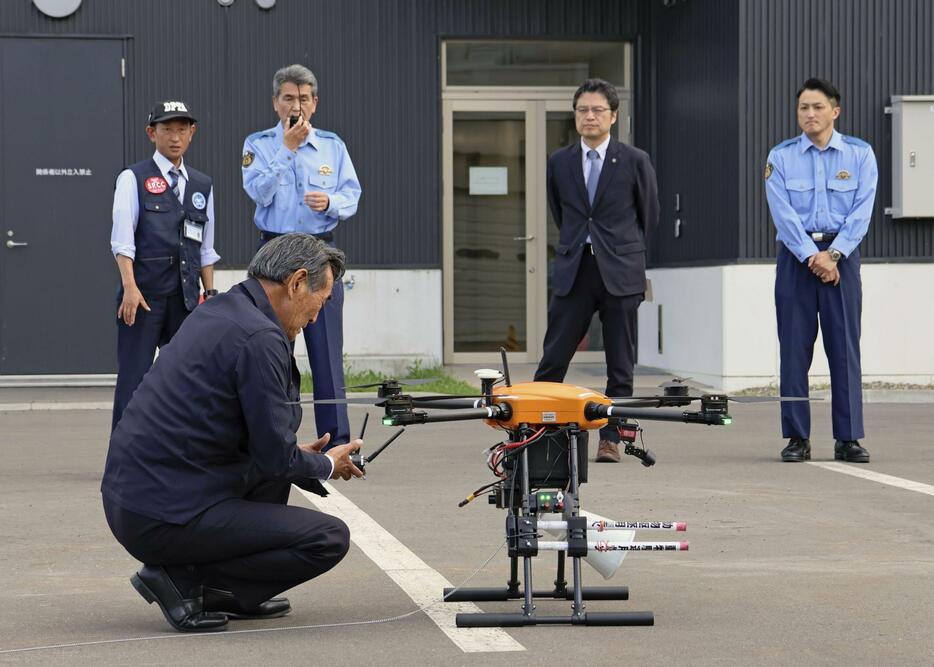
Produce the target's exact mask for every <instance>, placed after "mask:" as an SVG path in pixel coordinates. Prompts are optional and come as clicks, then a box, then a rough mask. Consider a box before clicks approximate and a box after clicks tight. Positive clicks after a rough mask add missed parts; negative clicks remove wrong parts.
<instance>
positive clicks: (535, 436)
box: [503, 426, 545, 449]
mask: <svg viewBox="0 0 934 667" xmlns="http://www.w3.org/2000/svg"><path fill="white" fill-rule="evenodd" d="M544 432H545V427H544V426H542V427H541V428H540V429H538V431H536V432H535V433H534V434H533V435H531V436H529V437H528V438H526V439H525V440H522V441H520V442H504V443H503V449H515V448H516V447H521V446H522V445H527V444H529V443H530V442H532V441H533V440H536V439H538V437H539V436H540V435H541V434H542V433H544Z"/></svg>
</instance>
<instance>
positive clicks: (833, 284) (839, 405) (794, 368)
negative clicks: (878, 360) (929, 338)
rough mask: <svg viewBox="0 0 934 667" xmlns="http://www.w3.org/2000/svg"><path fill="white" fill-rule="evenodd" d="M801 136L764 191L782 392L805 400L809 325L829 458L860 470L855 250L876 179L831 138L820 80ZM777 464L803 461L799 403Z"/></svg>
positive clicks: (781, 156)
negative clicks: (819, 370)
mask: <svg viewBox="0 0 934 667" xmlns="http://www.w3.org/2000/svg"><path fill="white" fill-rule="evenodd" d="M797 106H798V125H799V126H800V127H801V129H802V130H803V132H802V134H801V135H799V136H797V137H795V138H794V139H789V140H788V141H785V142H782V143H781V144H779V145H778V146H776V147H775V148H773V149H772V152H771V153H769V159H768V163H767V164H766V167H765V192H766V195H767V197H768V201H769V210H770V211H771V212H772V218H773V220H774V221H775V227H776V229H777V230H778V240H779V241H780V243H779V245H778V265H777V270H776V275H775V307H776V311H777V315H778V340H779V346H780V348H781V393H782V395H783V396H807V395H808V369H809V368H810V367H811V358H812V356H813V353H814V341H815V339H816V338H817V320H818V316H820V328H821V332H822V333H823V337H824V351H825V352H826V354H827V361H828V362H829V365H830V383H831V399H832V404H831V415H832V421H833V437H834V438H835V440H836V445H835V447H834V458H836V459H837V460H843V461H850V462H854V463H868V462H869V452H867V451H866V450H865V449H864V448H863V447H861V446H860V444H859V442H858V441H859V439H860V438H862V437H863V404H862V400H863V399H862V373H861V368H860V353H859V335H860V315H861V310H862V283H861V281H860V275H859V263H860V262H859V244H860V241H862V239H863V236H865V235H866V231H867V229H868V228H869V221H870V219H871V218H872V207H873V201H874V200H875V195H876V182H877V181H878V177H879V172H878V169H877V168H876V158H875V155H873V152H872V147H871V146H870V145H869V144H867V143H866V142H865V141H861V140H860V139H856V138H855V137H848V136H845V135H842V134H840V133H839V132H837V131H836V130H835V129H834V127H833V125H834V121H835V120H836V119H837V118H838V117H839V116H840V93H839V92H838V91H837V89H836V88H834V86H833V85H832V84H831V83H829V82H827V81H824V80H822V79H808V80H807V81H805V83H804V86H802V88H801V90H799V91H798V105H797ZM781 410H782V437H784V438H789V442H788V446H787V447H785V449H784V450H782V461H787V462H795V461H806V460H808V459H810V458H811V442H810V440H809V437H810V432H811V412H810V406H809V405H808V403H807V402H806V401H800V402H784V403H782V408H781Z"/></svg>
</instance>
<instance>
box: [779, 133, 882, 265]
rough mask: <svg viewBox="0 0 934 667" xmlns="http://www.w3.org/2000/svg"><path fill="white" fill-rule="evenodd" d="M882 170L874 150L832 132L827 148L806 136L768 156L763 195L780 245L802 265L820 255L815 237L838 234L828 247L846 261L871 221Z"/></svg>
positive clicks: (854, 139)
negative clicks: (812, 236) (764, 194)
mask: <svg viewBox="0 0 934 667" xmlns="http://www.w3.org/2000/svg"><path fill="white" fill-rule="evenodd" d="M878 180H879V169H878V167H877V166H876V156H875V155H874V154H873V152H872V147H871V146H870V145H869V144H867V143H866V142H865V141H862V140H861V139H857V138H855V137H848V136H846V135H843V134H840V133H839V132H837V131H836V130H834V131H833V135H831V138H830V141H829V142H827V145H826V146H824V148H822V149H821V148H818V147H817V146H815V145H814V143H813V142H812V141H811V140H810V139H809V138H808V136H807V135H806V134H804V133H802V134H801V135H800V136H797V137H795V138H794V139H789V140H788V141H784V142H782V143H780V144H779V145H778V146H776V147H775V148H773V149H772V150H771V152H770V153H769V159H768V164H766V167H765V191H766V197H767V198H768V202H769V210H770V211H771V212H772V219H773V220H774V221H775V228H776V230H777V231H778V240H779V241H781V242H782V243H783V244H784V245H785V247H786V248H788V250H790V251H791V252H792V253H793V254H794V255H795V257H797V258H798V261H800V262H804V261H807V259H808V257H810V256H811V255H814V254H815V253H817V252H818V249H817V245H816V244H815V243H814V241H813V240H812V238H811V236H810V235H811V233H813V232H828V233H835V234H837V237H836V238H835V239H834V240H833V242H832V243H831V244H830V247H831V248H835V249H837V250H839V251H840V252H841V253H843V256H844V257H848V256H849V255H850V253H851V252H853V250H855V249H856V248H857V247H858V246H859V244H860V241H862V240H863V236H865V235H866V231H867V230H868V229H869V221H870V219H871V218H872V208H873V202H874V200H875V196H876V184H877V182H878Z"/></svg>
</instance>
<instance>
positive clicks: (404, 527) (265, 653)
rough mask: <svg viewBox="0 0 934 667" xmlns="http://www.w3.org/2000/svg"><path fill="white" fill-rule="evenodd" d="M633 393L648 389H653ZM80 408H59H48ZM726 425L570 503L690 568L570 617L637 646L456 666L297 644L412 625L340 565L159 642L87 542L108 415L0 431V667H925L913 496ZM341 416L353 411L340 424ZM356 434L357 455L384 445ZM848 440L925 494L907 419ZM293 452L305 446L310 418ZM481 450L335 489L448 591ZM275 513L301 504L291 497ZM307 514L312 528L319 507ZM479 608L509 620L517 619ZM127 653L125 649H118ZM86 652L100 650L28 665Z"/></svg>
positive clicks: (919, 514)
mask: <svg viewBox="0 0 934 667" xmlns="http://www.w3.org/2000/svg"><path fill="white" fill-rule="evenodd" d="M646 377H647V378H648V379H645V378H646ZM640 382H642V384H644V385H646V386H651V384H652V383H653V382H654V378H651V377H649V376H644V377H643V379H642V380H640ZM589 384H594V385H596V384H598V383H597V382H591V383H589ZM7 391H12V390H7ZM83 398H87V396H84V397H83V396H82V394H81V392H80V391H79V392H77V393H76V394H74V395H73V398H72V399H70V400H77V401H79V402H80V401H81V400H82V399H83ZM91 398H92V399H93V400H105V399H101V398H99V397H97V396H96V395H94V396H92V397H91ZM0 400H5V401H8V402H16V401H11V399H10V397H9V396H3V397H0ZM813 411H814V423H815V432H814V434H813V437H812V442H813V443H814V457H815V460H816V461H830V460H832V458H833V452H832V440H831V436H830V432H829V422H830V416H829V405H828V404H826V403H817V404H815V405H814V406H813ZM731 412H732V414H733V416H734V424H733V425H732V426H728V427H704V426H689V425H682V424H671V423H660V422H655V423H653V422H644V423H643V426H644V427H645V438H646V444H647V445H648V447H650V448H651V449H653V450H654V451H655V453H656V455H657V457H658V465H656V466H655V467H654V468H650V469H646V468H644V467H642V466H641V465H640V464H639V462H638V461H636V460H635V459H632V458H629V457H624V461H623V462H622V463H620V464H618V465H591V468H590V482H589V483H588V484H586V485H584V487H583V499H584V506H585V509H588V508H589V509H590V510H591V511H594V512H596V513H599V514H602V515H603V516H606V517H610V518H614V519H620V520H678V521H686V522H687V524H688V532H687V533H686V534H682V535H683V536H684V538H685V539H688V540H690V543H691V548H690V551H688V552H680V553H660V554H657V553H635V554H630V555H629V556H628V557H627V558H626V560H625V562H624V563H623V566H622V568H621V569H620V570H619V572H618V573H617V574H616V576H615V577H614V578H613V580H612V581H611V582H609V583H611V584H613V585H628V586H629V587H630V591H631V594H630V600H629V601H625V602H591V603H589V604H588V609H589V610H605V611H609V610H651V611H654V613H655V626H654V627H635V628H589V627H588V628H578V627H563V626H551V627H547V626H539V627H530V628H520V629H511V630H509V631H508V633H509V635H510V636H511V637H513V638H514V639H515V640H516V641H518V642H519V643H520V644H521V645H522V646H523V647H524V649H525V650H524V651H522V652H519V653H464V652H462V651H461V650H460V649H459V648H458V647H457V646H456V645H455V644H454V643H453V642H452V641H451V640H450V639H448V637H447V636H446V635H445V634H444V633H443V632H442V631H441V630H440V629H439V628H438V627H437V626H436V625H435V623H434V622H433V621H432V620H431V619H429V618H428V617H427V616H426V615H424V614H421V613H419V614H416V615H414V616H410V617H408V618H404V619H402V620H398V621H393V622H387V623H380V624H372V625H365V626H351V627H331V628H307V627H306V628H301V627H300V626H313V625H319V624H326V623H345V622H354V621H362V620H373V619H384V618H389V617H393V616H396V615H400V614H404V613H406V612H408V611H411V610H412V609H414V608H415V607H416V606H417V605H416V604H415V603H413V602H412V600H411V599H410V598H409V597H407V596H406V594H405V593H404V592H403V591H402V590H401V589H400V588H399V587H398V586H397V585H396V584H395V583H394V582H393V580H392V579H390V577H389V576H387V574H386V573H385V572H384V571H382V570H380V569H379V568H377V567H376V566H375V565H374V564H373V562H372V561H371V560H370V559H369V558H368V557H367V556H366V555H365V554H364V553H363V552H362V551H361V550H360V549H359V548H357V547H352V548H351V551H350V553H349V555H348V557H347V558H346V559H345V561H344V562H343V563H341V564H340V565H339V566H338V567H337V568H336V569H335V570H333V571H331V572H329V573H328V574H326V575H324V576H323V577H321V578H320V579H319V580H316V581H313V582H310V583H308V584H305V585H304V586H301V587H299V588H297V589H294V590H293V591H291V592H290V593H289V597H290V599H291V601H292V606H293V612H292V613H291V614H290V615H289V616H286V617H284V618H281V619H276V620H273V621H266V622H259V621H241V622H237V623H236V624H232V626H233V627H232V629H236V630H240V629H244V630H245V629H250V630H260V631H261V632H255V633H246V634H233V633H229V632H228V633H220V634H217V635H211V636H204V635H195V636H192V635H180V634H177V633H174V632H172V631H171V630H170V629H169V627H168V626H167V625H166V623H165V622H164V620H163V619H162V617H161V615H160V614H159V612H158V610H157V609H156V608H155V607H154V606H149V605H146V604H145V603H144V602H143V600H142V599H141V598H140V597H139V596H138V595H137V594H136V592H135V591H134V590H133V589H132V588H131V587H130V585H129V581H128V578H129V576H130V575H131V574H132V573H133V572H134V571H135V569H136V568H137V567H138V564H137V563H136V562H135V561H133V559H131V558H130V557H129V556H128V555H127V554H126V553H125V552H124V551H123V549H122V548H121V547H120V546H119V545H118V544H117V543H116V541H115V540H114V539H113V537H112V536H111V535H110V533H109V531H108V529H107V526H106V523H105V522H104V518H103V514H102V511H101V508H100V494H99V491H98V488H99V483H100V474H101V469H102V466H103V461H104V456H105V453H106V446H107V436H108V429H109V423H110V414H109V412H108V411H107V410H69V411H48V410H44V411H6V412H0V457H2V458H0V462H2V463H0V517H2V518H0V564H2V565H0V610H2V611H0V663H2V664H21V663H25V664H82V665H84V664H88V665H90V664H93V665H110V664H114V665H117V664H119V665H124V664H131V663H132V664H180V663H189V664H193V663H199V664H256V663H259V662H264V663H266V664H291V663H299V662H303V663H309V662H314V663H315V664H326V665H357V664H361V663H370V664H374V665H412V664H416V665H422V664H442V663H443V664H457V665H500V664H502V665H506V664H510V665H512V664H542V663H545V662H549V661H550V662H560V663H564V664H568V663H570V664H578V663H579V664H586V665H603V664H616V663H626V662H639V663H646V662H648V661H653V662H654V661H664V662H674V661H678V662H680V663H687V664H698V665H734V664H735V665H748V664H756V665H786V664H789V663H797V664H806V665H812V664H814V665H841V664H853V665H892V664H901V665H926V664H931V663H932V662H934V639H932V636H931V632H930V630H931V627H932V619H934V519H932V516H934V496H932V495H927V494H925V493H921V492H918V491H912V490H908V489H904V488H897V487H894V486H890V485H886V484H882V483H879V482H877V481H872V480H867V479H859V478H855V477H852V476H849V475H844V474H840V473H838V472H835V471H832V470H827V469H823V468H820V467H818V466H815V465H809V464H782V463H779V462H778V452H779V450H780V449H781V447H782V444H783V443H782V442H781V441H780V440H779V438H778V437H777V432H778V429H777V424H778V416H777V415H778V408H777V407H776V406H775V405H774V404H764V405H736V406H735V407H734V408H732V409H731ZM362 416H363V409H362V408H354V409H353V411H352V413H351V419H352V422H353V423H354V424H359V420H360V419H361V418H362ZM376 416H377V413H376V411H374V412H373V414H372V417H376ZM370 422H371V423H370V428H369V429H368V433H369V435H370V438H371V442H372V444H373V445H374V446H375V444H376V443H377V441H378V440H380V439H381V437H384V436H385V434H388V433H390V432H391V431H390V430H389V429H383V428H382V427H379V428H377V427H376V425H377V424H379V421H378V420H374V419H372V418H371V420H370ZM866 422H867V429H868V431H869V433H870V435H869V437H867V438H866V440H865V441H864V444H865V445H866V446H867V447H868V448H869V450H870V451H871V452H872V456H873V462H872V463H871V464H869V465H868V466H858V467H859V469H860V470H869V471H874V472H878V473H884V474H887V475H891V476H895V477H898V478H903V479H905V480H912V481H914V482H919V483H922V484H926V485H934V448H932V446H931V441H932V434H934V414H932V411H931V410H930V408H929V406H927V405H918V404H892V403H887V404H870V405H867V406H866ZM301 435H302V437H303V439H308V440H310V439H312V437H313V428H312V423H311V417H310V416H309V418H308V420H307V423H306V424H305V426H304V427H303V430H302V434H301ZM497 441H498V435H497V433H496V432H494V431H493V430H491V429H489V428H488V427H486V426H484V425H482V424H481V423H468V422H463V423H454V424H449V425H425V426H421V427H412V428H410V429H409V430H408V431H407V433H406V434H405V435H404V436H403V437H402V438H401V439H399V440H398V441H396V443H394V444H393V445H392V446H391V447H390V448H389V449H388V450H387V451H386V452H385V453H384V454H383V455H382V456H381V457H380V458H379V459H378V460H377V461H376V462H374V463H373V464H372V466H371V467H370V469H369V474H368V478H367V479H366V480H354V481H352V482H337V483H335V488H337V489H338V490H339V491H340V492H341V493H342V494H344V495H345V496H346V497H347V498H348V499H350V500H351V501H352V502H353V503H355V504H356V505H357V506H358V507H359V508H360V509H362V510H363V511H364V512H366V513H367V514H368V515H369V516H370V517H372V519H374V520H375V521H376V522H378V523H379V524H380V525H381V526H382V527H383V528H385V529H386V530H388V531H389V532H390V533H392V535H394V536H395V538H397V539H398V540H400V541H401V542H402V543H403V544H404V545H406V546H407V547H408V548H409V549H410V550H411V551H412V552H414V553H415V554H416V555H417V556H419V557H420V558H421V559H422V560H424V561H425V562H426V563H427V564H428V565H429V566H430V567H432V568H434V569H435V570H437V571H438V572H440V573H441V574H442V575H443V576H444V577H446V578H447V579H448V580H449V581H451V582H454V583H455V584H456V583H460V582H461V581H463V580H464V579H465V578H466V577H468V576H469V575H471V574H472V573H474V571H475V570H476V569H477V568H478V567H479V566H480V565H481V564H482V563H483V562H484V561H485V560H486V559H487V558H488V557H489V556H490V554H491V553H493V552H494V551H495V550H496V549H497V547H498V546H499V545H500V544H501V543H502V540H503V536H502V525H503V514H502V512H500V511H498V510H496V509H495V508H493V507H492V506H489V505H487V504H486V502H485V499H484V498H481V499H479V500H477V501H475V502H474V503H472V504H471V505H468V506H467V507H465V508H463V509H458V508H457V503H458V501H459V500H460V499H461V498H463V497H464V496H465V495H466V494H467V493H469V492H470V491H472V490H473V489H474V488H476V487H478V486H480V485H481V484H483V483H485V482H487V481H489V478H488V472H487V471H486V468H485V464H484V459H483V455H482V450H483V449H485V448H486V447H488V446H489V445H491V444H493V443H495V442H497ZM853 467H857V466H855V464H854V466H853ZM292 502H293V503H295V504H299V505H308V502H307V501H306V500H305V498H304V497H302V496H300V495H299V494H298V493H293V498H292ZM321 507H322V508H323V509H325V511H326V510H327V501H324V502H323V503H322V504H321ZM669 535H670V534H660V533H651V532H645V533H640V534H639V535H638V538H639V539H641V540H652V539H661V540H664V539H671V538H670V537H669ZM552 568H553V560H552V558H550V557H543V558H540V559H538V560H537V561H536V565H535V574H536V581H537V583H538V584H540V585H543V586H545V585H548V583H549V582H550V581H551V579H552V578H553V569H552ZM584 573H585V583H587V584H594V585H599V584H603V583H604V582H603V580H602V579H601V578H600V577H599V576H598V575H597V574H596V573H595V572H594V571H592V570H590V568H585V570H584ZM507 574H508V567H507V560H506V557H505V555H504V554H502V553H501V554H500V555H499V556H498V557H497V558H495V559H494V560H493V561H491V562H490V564H489V565H488V566H487V567H486V568H485V569H484V570H483V571H482V572H480V573H479V574H477V575H476V577H475V578H474V579H473V580H472V581H471V583H470V585H478V586H498V585H501V584H502V583H503V582H504V581H505V579H506V578H507ZM440 593H441V592H440V591H438V595H439V597H440ZM537 604H538V605H539V610H540V611H541V612H542V613H555V614H564V613H567V612H568V609H569V605H568V603H565V602H554V601H538V603H537ZM480 606H481V607H482V608H483V609H484V610H489V611H510V612H511V611H518V610H519V605H518V603H517V602H509V603H481V604H480ZM296 627H299V629H286V630H281V631H273V632H267V631H266V630H267V629H271V628H296ZM137 638H144V639H140V640H138V641H127V640H133V639H137ZM87 642H101V643H96V644H91V645H84V646H71V647H62V648H41V647H46V646H52V645H63V644H79V643H87ZM105 642H106V643H105ZM34 647H39V649H38V650H33V651H25V652H23V651H20V652H5V651H10V650H15V649H22V648H34Z"/></svg>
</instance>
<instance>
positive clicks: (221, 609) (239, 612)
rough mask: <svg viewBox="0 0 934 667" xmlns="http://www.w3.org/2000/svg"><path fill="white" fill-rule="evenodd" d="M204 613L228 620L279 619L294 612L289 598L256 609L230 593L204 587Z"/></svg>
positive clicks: (272, 601) (269, 602)
mask: <svg viewBox="0 0 934 667" xmlns="http://www.w3.org/2000/svg"><path fill="white" fill-rule="evenodd" d="M204 611H206V612H208V611H209V612H218V613H221V614H224V616H227V617H228V618H233V619H243V618H258V619H263V618H279V617H280V616H285V615H286V614H288V613H289V612H290V611H292V605H290V604H289V599H288V598H272V599H271V600H266V601H265V602H260V603H259V604H258V605H256V606H255V607H247V606H245V605H243V604H240V602H239V601H238V600H237V599H236V598H235V597H234V594H233V593H231V592H230V591H222V590H219V589H217V588H208V587H207V586H205V587H204Z"/></svg>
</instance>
